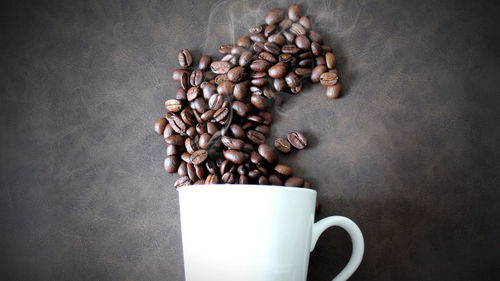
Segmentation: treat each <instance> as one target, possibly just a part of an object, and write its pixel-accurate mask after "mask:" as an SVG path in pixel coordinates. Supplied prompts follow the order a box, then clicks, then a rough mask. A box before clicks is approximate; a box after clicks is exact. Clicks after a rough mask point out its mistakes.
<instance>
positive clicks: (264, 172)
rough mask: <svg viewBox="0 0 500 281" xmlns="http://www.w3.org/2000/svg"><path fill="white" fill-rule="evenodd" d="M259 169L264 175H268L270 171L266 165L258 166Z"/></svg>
mask: <svg viewBox="0 0 500 281" xmlns="http://www.w3.org/2000/svg"><path fill="white" fill-rule="evenodd" d="M257 169H258V170H259V171H260V172H261V173H262V175H263V176H265V177H267V176H268V175H269V172H268V171H267V169H266V168H265V167H264V166H257Z"/></svg>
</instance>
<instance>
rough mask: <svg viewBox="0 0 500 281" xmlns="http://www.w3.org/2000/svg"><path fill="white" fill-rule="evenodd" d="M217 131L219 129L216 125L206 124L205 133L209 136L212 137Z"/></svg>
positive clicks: (212, 123)
mask: <svg viewBox="0 0 500 281" xmlns="http://www.w3.org/2000/svg"><path fill="white" fill-rule="evenodd" d="M214 115H215V113H214ZM218 130H219V127H218V126H217V124H216V123H214V122H208V123H207V133H209V134H210V135H211V136H213V135H214V134H215V133H216V132H217V131H218Z"/></svg>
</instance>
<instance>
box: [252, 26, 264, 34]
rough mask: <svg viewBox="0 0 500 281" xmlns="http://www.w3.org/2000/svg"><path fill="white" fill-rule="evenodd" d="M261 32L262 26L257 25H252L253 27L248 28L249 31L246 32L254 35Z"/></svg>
mask: <svg viewBox="0 0 500 281" xmlns="http://www.w3.org/2000/svg"><path fill="white" fill-rule="evenodd" d="M263 30H264V27H263V26H262V24H258V25H254V26H252V27H250V29H249V30H248V31H249V32H250V33H252V34H254V33H261V32H262V31H263Z"/></svg>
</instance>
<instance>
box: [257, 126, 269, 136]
mask: <svg viewBox="0 0 500 281" xmlns="http://www.w3.org/2000/svg"><path fill="white" fill-rule="evenodd" d="M255 131H257V132H261V133H262V134H264V135H269V133H271V130H270V129H269V126H266V125H257V126H255Z"/></svg>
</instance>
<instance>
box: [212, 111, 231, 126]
mask: <svg viewBox="0 0 500 281" xmlns="http://www.w3.org/2000/svg"><path fill="white" fill-rule="evenodd" d="M228 115H229V110H228V109H227V107H222V108H219V109H218V110H217V111H215V113H214V120H215V121H217V122H219V123H221V122H223V121H224V120H225V119H226V118H227V117H228Z"/></svg>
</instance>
